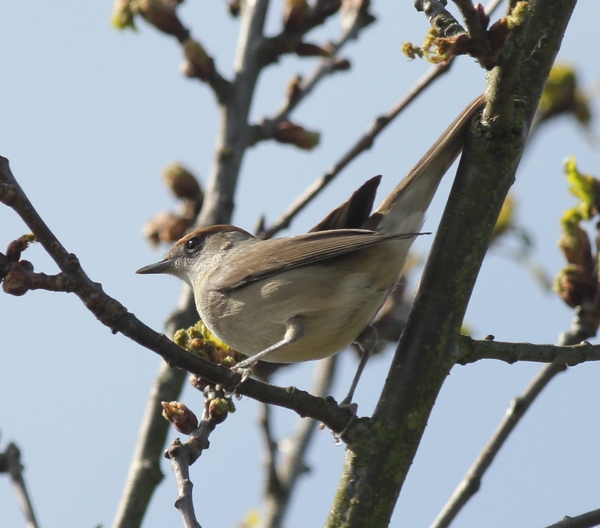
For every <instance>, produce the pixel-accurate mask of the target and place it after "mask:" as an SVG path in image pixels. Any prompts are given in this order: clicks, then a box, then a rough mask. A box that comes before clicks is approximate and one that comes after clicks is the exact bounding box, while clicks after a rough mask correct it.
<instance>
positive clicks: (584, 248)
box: [558, 223, 593, 271]
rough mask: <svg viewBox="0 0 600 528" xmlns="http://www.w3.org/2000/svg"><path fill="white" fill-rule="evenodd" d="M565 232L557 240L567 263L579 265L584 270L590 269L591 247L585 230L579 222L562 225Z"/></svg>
mask: <svg viewBox="0 0 600 528" xmlns="http://www.w3.org/2000/svg"><path fill="white" fill-rule="evenodd" d="M564 229H565V232H564V233H563V235H562V236H561V237H560V239H559V241H558V247H559V248H560V250H561V251H562V252H563V255H564V256H565V258H566V259H567V262H568V263H569V264H576V265H578V266H581V267H582V268H583V269H584V270H588V271H589V270H591V269H592V262H593V259H592V247H591V243H590V239H589V237H588V234H587V232H586V231H585V230H584V229H582V228H581V227H580V226H579V224H571V223H569V224H568V225H567V224H565V225H564Z"/></svg>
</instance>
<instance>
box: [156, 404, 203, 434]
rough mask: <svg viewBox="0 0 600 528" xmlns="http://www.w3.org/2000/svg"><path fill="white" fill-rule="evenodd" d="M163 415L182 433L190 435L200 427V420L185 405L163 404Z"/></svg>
mask: <svg viewBox="0 0 600 528" xmlns="http://www.w3.org/2000/svg"><path fill="white" fill-rule="evenodd" d="M161 405H162V407H163V412H162V415H163V416H164V417H165V418H166V419H167V420H169V422H171V423H172V424H173V426H174V427H175V429H177V430H178V431H179V432H180V433H183V434H188V435H189V434H190V433H191V432H192V431H193V430H194V429H196V428H197V427H198V418H196V415H195V414H194V413H193V412H192V411H190V410H189V409H188V408H187V407H186V406H185V405H184V404H183V403H180V402H176V401H172V402H161Z"/></svg>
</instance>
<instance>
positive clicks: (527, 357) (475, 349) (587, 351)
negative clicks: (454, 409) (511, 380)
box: [456, 333, 600, 367]
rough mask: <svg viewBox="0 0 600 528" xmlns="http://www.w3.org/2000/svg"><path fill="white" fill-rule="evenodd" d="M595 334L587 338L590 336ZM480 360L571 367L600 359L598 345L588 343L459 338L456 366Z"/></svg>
mask: <svg viewBox="0 0 600 528" xmlns="http://www.w3.org/2000/svg"><path fill="white" fill-rule="evenodd" d="M594 335H595V333H593V334H589V335H588V336H587V337H593V336H594ZM480 359H498V360H500V361H505V362H506V363H510V364H512V363H516V362H517V361H533V362H536V363H553V362H555V363H564V364H565V365H568V366H570V367H573V366H575V365H579V364H580V363H585V362H586V361H599V360H600V345H591V344H590V343H588V342H587V341H584V342H583V343H580V344H577V345H570V346H557V345H538V344H533V343H506V342H501V341H491V340H490V341H486V340H482V341H478V340H474V339H471V338H470V337H467V336H461V337H460V339H459V343H458V347H457V358H456V363H458V364H460V365H466V364H468V363H474V362H475V361H479V360H480Z"/></svg>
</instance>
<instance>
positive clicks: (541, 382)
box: [430, 363, 567, 528]
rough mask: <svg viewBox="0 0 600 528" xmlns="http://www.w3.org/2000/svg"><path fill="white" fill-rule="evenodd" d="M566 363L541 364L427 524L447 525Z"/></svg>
mask: <svg viewBox="0 0 600 528" xmlns="http://www.w3.org/2000/svg"><path fill="white" fill-rule="evenodd" d="M566 368H567V367H566V365H564V364H560V363H551V364H549V365H545V366H544V367H542V369H541V370H540V372H539V373H538V374H537V376H536V377H535V378H534V379H533V381H532V382H531V383H530V385H529V387H527V388H526V389H525V391H524V392H523V393H522V394H521V395H520V396H518V397H517V398H515V399H514V400H513V401H512V402H511V404H510V406H509V408H508V410H507V412H506V414H505V415H504V417H503V419H502V421H501V422H500V424H499V425H498V427H497V429H496V431H495V432H494V434H493V435H492V437H491V438H490V440H489V441H488V443H487V444H486V445H485V447H484V448H483V450H482V451H481V453H480V454H479V456H478V457H477V459H476V460H475V462H473V465H472V466H471V467H470V468H469V470H468V471H467V474H466V475H465V477H464V478H463V480H462V481H461V483H460V484H459V485H458V487H457V488H456V490H455V491H454V493H453V494H452V496H451V497H450V500H449V501H448V502H447V503H446V505H445V506H444V508H443V509H442V511H441V512H440V513H439V515H438V516H437V518H436V519H435V521H433V524H432V525H431V526H430V528H446V527H447V526H450V523H451V522H452V521H453V520H454V518H455V517H456V515H457V514H458V512H459V511H460V510H461V509H462V508H463V506H464V505H465V504H466V503H467V502H468V501H469V499H470V498H471V497H472V496H473V495H475V493H477V491H479V487H480V485H481V479H482V477H483V475H484V474H485V472H486V471H487V469H488V468H489V467H490V465H491V464H492V462H493V461H494V459H495V458H496V455H497V454H498V451H500V448H501V447H502V446H503V445H504V443H505V442H506V440H507V438H508V436H509V435H510V433H512V431H513V430H514V428H515V427H516V426H517V424H518V423H519V421H520V419H521V418H522V417H523V415H524V414H525V413H526V412H527V410H528V409H529V407H530V406H531V404H532V403H533V402H534V400H535V398H536V397H537V396H538V395H539V394H540V392H541V391H542V390H543V389H544V388H545V387H546V385H548V383H550V381H551V380H552V379H553V378H554V376H556V374H558V373H559V372H563V371H564V370H565V369H566Z"/></svg>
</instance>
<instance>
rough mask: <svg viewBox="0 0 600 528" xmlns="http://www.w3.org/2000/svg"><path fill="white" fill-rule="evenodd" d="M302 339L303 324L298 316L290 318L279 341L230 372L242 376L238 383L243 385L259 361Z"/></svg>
mask: <svg viewBox="0 0 600 528" xmlns="http://www.w3.org/2000/svg"><path fill="white" fill-rule="evenodd" d="M302 337H304V323H303V322H302V320H301V319H300V317H298V316H295V317H291V318H290V319H288V320H287V322H286V323H285V334H284V336H283V339H282V340H281V341H277V343H275V344H273V345H271V346H270V347H268V348H265V349H264V350H262V351H261V352H259V353H258V354H255V355H254V356H250V357H249V358H248V359H245V360H244V361H241V362H240V363H238V364H237V365H235V366H234V367H232V369H231V370H233V371H235V372H239V373H240V374H241V375H242V381H241V382H240V383H243V382H244V381H246V380H247V379H248V378H249V377H250V374H252V367H253V366H254V365H256V364H257V363H258V362H259V361H260V360H261V359H264V358H265V357H267V356H268V355H269V354H272V353H273V352H275V351H276V350H279V349H280V348H282V347H284V346H286V345H290V344H292V343H295V342H296V341H298V340H299V339H302Z"/></svg>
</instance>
